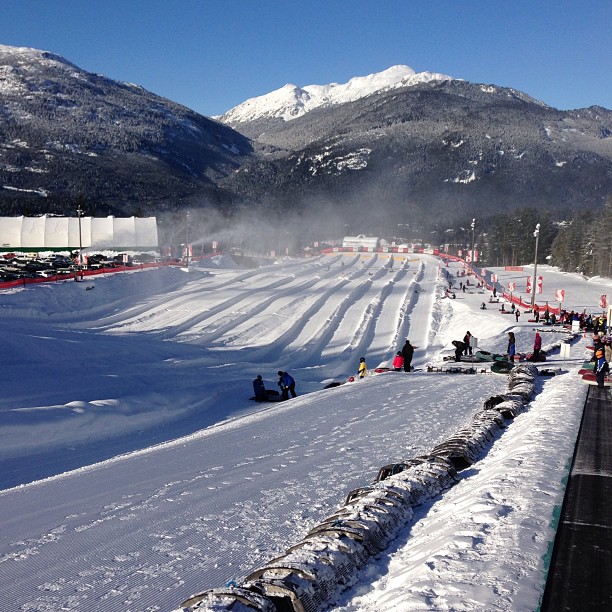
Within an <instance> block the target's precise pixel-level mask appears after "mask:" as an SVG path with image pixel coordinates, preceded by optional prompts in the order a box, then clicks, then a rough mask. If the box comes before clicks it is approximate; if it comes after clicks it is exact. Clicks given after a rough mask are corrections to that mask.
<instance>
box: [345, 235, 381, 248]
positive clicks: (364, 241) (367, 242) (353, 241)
mask: <svg viewBox="0 0 612 612" xmlns="http://www.w3.org/2000/svg"><path fill="white" fill-rule="evenodd" d="M379 245H380V239H379V238H377V237H375V236H364V235H363V234H359V235H358V236H345V237H344V239H343V240H342V247H343V248H345V249H346V248H352V249H354V250H357V249H359V248H365V249H368V250H370V251H372V250H374V249H376V248H378V246H379Z"/></svg>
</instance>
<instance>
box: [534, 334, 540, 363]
mask: <svg viewBox="0 0 612 612" xmlns="http://www.w3.org/2000/svg"><path fill="white" fill-rule="evenodd" d="M541 350H542V336H540V333H539V332H536V335H535V340H534V341H533V360H534V361H540V351H541Z"/></svg>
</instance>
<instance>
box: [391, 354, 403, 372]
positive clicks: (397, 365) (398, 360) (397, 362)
mask: <svg viewBox="0 0 612 612" xmlns="http://www.w3.org/2000/svg"><path fill="white" fill-rule="evenodd" d="M403 367H404V356H403V355H402V351H397V355H396V356H395V357H394V358H393V369H394V370H395V371H396V372H401V370H402V368H403Z"/></svg>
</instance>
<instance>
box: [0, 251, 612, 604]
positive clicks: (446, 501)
mask: <svg viewBox="0 0 612 612" xmlns="http://www.w3.org/2000/svg"><path fill="white" fill-rule="evenodd" d="M440 267H442V268H445V270H447V271H448V272H450V273H451V274H453V275H454V274H456V272H457V271H458V270H459V267H458V266H457V265H456V264H451V265H450V266H449V267H448V268H446V266H444V265H442V266H440V263H439V261H438V260H437V259H435V258H433V257H430V256H427V255H423V256H416V255H409V256H408V255H407V256H398V255H395V256H394V257H393V258H391V257H387V256H376V255H356V254H355V255H348V254H345V255H343V256H342V255H338V254H336V255H330V256H325V257H321V258H313V259H309V260H304V261H296V260H283V261H280V262H278V263H277V264H274V265H267V266H262V267H260V268H257V269H252V270H245V269H238V268H237V267H236V266H234V265H232V264H231V262H229V261H228V260H227V259H225V258H223V257H219V258H216V259H214V260H211V261H209V262H207V264H206V265H204V264H202V265H200V266H199V267H197V268H195V269H194V270H192V272H190V273H189V274H186V273H185V272H183V271H181V270H179V269H176V268H172V269H161V270H148V271H138V272H130V273H121V274H116V275H112V276H108V277H101V278H96V279H95V280H93V281H91V280H89V281H85V282H83V283H75V282H71V281H66V282H63V283H57V284H49V285H38V286H33V287H28V288H24V289H19V290H13V291H2V292H0V327H1V329H2V332H3V351H4V359H3V366H2V367H3V374H4V376H3V385H2V386H3V392H2V395H1V398H0V415H1V421H0V462H1V463H0V489H2V490H0V513H1V515H2V517H3V519H2V528H1V529H0V581H1V583H2V585H3V586H2V589H0V609H2V610H5V609H6V610H41V611H42V610H45V611H55V610H83V611H84V610H87V611H90V610H104V611H107V610H109V611H110V610H121V611H126V610H139V611H141V610H173V609H176V608H178V606H179V604H180V602H181V601H182V600H184V599H185V598H186V597H187V596H189V595H190V594H192V593H194V592H196V591H200V590H203V589H206V588H211V587H216V586H223V585H224V584H225V583H226V582H227V581H229V580H232V579H234V580H236V581H240V579H241V578H243V577H244V576H245V575H246V574H248V573H249V572H250V571H251V570H253V569H255V568H258V567H261V566H262V565H263V564H265V562H266V561H268V560H270V559H271V558H273V557H274V556H278V555H279V554H282V553H283V552H284V551H285V550H286V549H287V548H288V547H289V546H290V545H292V544H294V543H296V542H298V541H299V540H300V538H301V536H303V535H304V534H305V533H306V532H307V531H308V530H309V529H310V528H312V527H313V526H314V525H316V524H317V523H319V522H320V521H321V520H322V519H324V518H325V517H326V516H328V515H329V514H331V513H333V512H334V511H335V510H336V509H338V508H339V507H340V506H341V505H342V503H343V500H344V498H345V496H346V494H347V493H348V492H349V491H350V490H351V489H353V488H355V487H358V486H362V485H364V484H366V483H368V482H370V481H371V480H372V479H373V477H374V476H375V474H376V472H377V470H378V468H379V467H381V466H382V465H385V464H387V463H390V462H395V461H399V460H401V459H409V458H411V457H414V456H417V455H419V454H422V453H424V452H427V451H428V450H430V449H431V448H432V447H433V446H434V445H435V444H437V443H438V442H440V441H441V440H443V439H444V438H445V437H447V436H448V435H449V434H451V433H453V432H454V431H456V430H457V429H458V428H459V427H460V426H461V425H463V424H465V423H466V422H468V421H469V420H470V417H471V415H473V414H474V413H475V412H476V411H477V410H479V409H480V408H481V407H482V404H483V401H484V400H485V399H486V398H488V397H490V396H491V395H495V394H498V393H503V392H504V391H505V390H506V388H507V381H506V377H505V376H500V375H495V374H491V373H478V374H475V375H463V374H437V373H428V372H426V371H425V366H426V365H427V364H433V363H440V362H441V359H442V357H443V356H445V355H448V354H452V350H453V347H452V345H451V341H452V340H455V339H462V338H463V335H464V334H465V332H466V331H467V330H470V331H471V332H472V334H474V335H475V336H476V337H477V338H478V339H479V346H480V347H481V348H483V349H485V350H488V351H495V352H504V350H505V347H506V342H507V332H508V331H509V330H514V331H515V333H516V336H517V348H518V350H519V351H528V350H529V349H530V348H531V346H532V344H533V337H534V331H533V329H534V325H533V324H532V323H529V322H528V321H527V320H526V319H527V317H526V316H522V317H521V318H520V320H519V322H518V323H516V322H515V320H514V318H513V317H511V316H510V315H502V314H501V313H500V312H498V310H497V308H496V305H494V304H487V305H488V309H487V310H480V308H479V307H480V305H481V303H482V302H483V301H485V302H488V293H487V294H485V293H480V291H479V290H477V289H474V288H472V289H471V290H468V291H467V292H466V293H463V292H460V291H457V292H456V295H457V299H455V300H451V299H447V298H446V297H444V288H445V287H446V286H447V281H446V279H445V274H443V273H441V272H440ZM494 271H495V272H496V273H497V274H498V276H499V280H500V282H501V283H503V284H507V282H508V281H510V280H512V281H514V282H517V287H520V286H521V285H522V287H523V288H524V285H525V283H524V280H525V279H524V278H521V277H525V278H526V276H527V275H528V274H529V268H528V267H527V268H525V271H524V272H523V273H521V272H504V271H503V270H501V269H500V270H494ZM538 274H540V275H542V276H543V277H544V294H543V295H542V296H538V297H542V301H541V303H543V301H544V300H546V299H548V300H549V301H550V302H551V303H553V302H554V294H555V291H556V290H557V289H565V304H564V305H565V306H566V307H568V308H570V309H571V308H572V307H580V310H582V309H583V308H585V307H586V308H587V310H589V311H592V312H597V313H599V312H601V309H600V308H599V306H598V304H599V298H600V295H601V294H607V295H608V296H609V297H612V282H610V281H609V280H604V279H597V280H591V281H588V282H587V281H585V280H583V279H581V278H579V277H577V276H574V275H570V274H563V273H560V272H558V271H556V270H555V269H553V268H550V267H546V266H542V267H538ZM459 280H465V279H463V278H461V279H459ZM456 284H458V280H457V281H456ZM519 290H520V289H519ZM525 297H526V296H525ZM539 301H540V300H539ZM543 336H544V349H546V348H547V346H549V347H550V346H552V345H553V344H555V343H557V342H558V340H559V337H560V334H558V333H556V332H550V333H546V334H543ZM406 337H408V338H410V340H411V341H412V343H413V344H414V345H416V346H417V347H418V348H417V350H416V353H415V359H414V361H413V365H415V366H416V368H417V370H421V371H416V372H414V373H411V374H404V373H401V374H396V373H384V374H379V375H372V376H368V377H367V378H366V379H365V380H363V381H358V382H355V383H350V384H345V385H342V386H339V387H334V388H329V389H326V388H325V387H326V385H327V384H328V383H330V382H331V381H346V380H347V378H348V377H349V376H350V375H353V374H355V372H356V370H357V365H358V362H359V357H361V356H365V357H366V359H367V363H368V366H369V367H370V368H373V367H375V366H378V365H380V364H387V363H389V362H390V360H391V359H392V357H393V355H394V354H395V352H396V351H397V350H398V349H399V348H401V346H402V345H403V342H404V340H405V338H406ZM588 342H589V339H588V338H581V339H579V341H578V342H576V343H574V344H573V345H572V348H571V357H570V358H569V359H564V360H562V359H561V358H560V356H559V353H558V351H554V352H553V353H552V355H550V357H549V362H548V363H547V366H552V367H558V368H561V369H562V370H563V372H564V374H562V375H558V376H554V377H546V378H544V377H542V378H541V380H540V381H539V383H538V390H539V391H540V392H539V393H538V395H537V396H536V398H535V399H534V400H533V401H532V402H531V403H530V405H529V409H528V410H527V411H526V412H525V413H524V414H522V415H520V416H519V417H517V418H516V419H515V420H514V422H513V423H512V425H511V426H510V427H509V428H508V429H507V430H505V431H504V433H503V435H501V436H500V437H499V439H498V440H497V441H496V442H495V444H494V446H493V447H492V449H491V450H490V451H489V453H488V454H487V455H486V456H485V457H484V458H482V459H481V460H480V461H478V462H477V463H476V464H474V465H473V466H472V467H471V468H470V469H468V470H465V471H464V472H461V473H460V474H461V478H460V482H459V483H458V484H457V485H455V486H454V487H453V488H452V489H450V490H448V491H446V492H445V493H444V494H443V495H442V496H440V498H438V499H436V500H434V501H433V502H432V503H428V504H426V505H424V506H422V507H420V508H419V510H418V512H417V515H416V516H415V518H414V520H413V521H411V523H410V524H409V525H407V526H406V528H405V530H404V531H403V532H402V533H401V534H400V537H398V538H397V540H395V542H394V543H393V547H392V548H391V549H390V550H389V551H388V554H384V555H382V556H381V557H380V558H378V559H377V560H376V561H375V562H373V563H372V564H371V565H369V566H368V567H367V569H366V570H365V571H362V574H361V575H360V579H359V582H358V584H357V585H356V587H354V588H353V589H351V590H350V591H347V592H346V593H345V594H344V596H343V599H342V601H340V602H338V604H337V607H336V608H335V609H337V610H346V611H349V610H350V611H357V610H363V611H372V612H373V611H375V610H377V611H380V610H428V609H429V610H451V609H452V610H483V609H486V610H495V609H499V610H529V609H535V608H536V607H537V605H538V601H539V597H540V595H541V592H542V587H543V583H544V577H545V567H546V562H547V555H548V554H549V552H550V547H551V541H552V538H553V536H554V521H555V516H556V514H557V512H558V509H559V507H560V504H561V501H562V496H563V478H564V477H565V475H566V474H567V470H568V467H569V461H570V458H571V454H572V451H573V444H574V441H575V437H576V434H577V427H578V423H579V419H580V414H581V409H582V405H583V402H584V398H585V395H586V386H584V385H583V383H582V381H581V380H580V378H579V377H578V376H577V375H576V371H577V370H578V369H579V367H580V365H581V363H582V361H583V358H584V356H586V355H587V354H588V351H587V349H586V346H587V344H588ZM279 369H283V370H288V371H289V372H290V373H291V374H292V375H293V376H294V377H295V378H296V380H297V391H298V394H299V396H298V397H297V398H296V399H292V400H290V401H289V402H285V403H269V404H256V403H255V402H252V401H250V400H249V399H248V398H249V397H250V396H251V395H252V384H251V383H252V379H253V378H254V377H255V376H256V375H257V374H258V373H261V374H262V376H263V377H264V379H265V381H266V386H267V387H268V388H276V380H277V376H276V371H277V370H279Z"/></svg>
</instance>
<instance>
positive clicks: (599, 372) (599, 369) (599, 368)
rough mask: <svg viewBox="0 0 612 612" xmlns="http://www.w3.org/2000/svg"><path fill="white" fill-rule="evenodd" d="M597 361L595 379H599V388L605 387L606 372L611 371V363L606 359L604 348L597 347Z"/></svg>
mask: <svg viewBox="0 0 612 612" xmlns="http://www.w3.org/2000/svg"><path fill="white" fill-rule="evenodd" d="M595 357H596V358H597V361H596V362H595V379H596V380H597V388H598V389H603V388H604V386H605V385H604V381H605V379H606V374H607V373H608V372H609V371H610V364H609V363H608V362H607V361H606V358H605V356H604V351H603V348H600V349H597V352H596V353H595Z"/></svg>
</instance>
